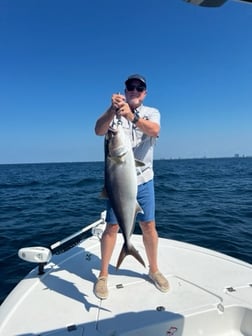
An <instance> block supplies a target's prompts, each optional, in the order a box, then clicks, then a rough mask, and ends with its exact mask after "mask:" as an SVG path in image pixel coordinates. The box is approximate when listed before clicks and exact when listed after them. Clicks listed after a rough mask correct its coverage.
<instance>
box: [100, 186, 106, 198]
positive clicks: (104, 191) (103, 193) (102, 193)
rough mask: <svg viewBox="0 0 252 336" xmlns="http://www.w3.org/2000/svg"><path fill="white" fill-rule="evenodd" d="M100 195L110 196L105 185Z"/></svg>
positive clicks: (103, 196)
mask: <svg viewBox="0 0 252 336" xmlns="http://www.w3.org/2000/svg"><path fill="white" fill-rule="evenodd" d="M100 196H101V197H102V198H108V193H107V190H106V188H105V187H103V189H102V191H101V194H100Z"/></svg>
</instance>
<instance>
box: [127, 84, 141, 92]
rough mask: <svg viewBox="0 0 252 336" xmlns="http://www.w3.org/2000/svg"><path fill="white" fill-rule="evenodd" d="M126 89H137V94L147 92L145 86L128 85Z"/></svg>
mask: <svg viewBox="0 0 252 336" xmlns="http://www.w3.org/2000/svg"><path fill="white" fill-rule="evenodd" d="M126 89H127V91H134V90H135V89H136V90H137V92H143V91H144V90H146V87H145V86H144V85H133V84H127V85H126Z"/></svg>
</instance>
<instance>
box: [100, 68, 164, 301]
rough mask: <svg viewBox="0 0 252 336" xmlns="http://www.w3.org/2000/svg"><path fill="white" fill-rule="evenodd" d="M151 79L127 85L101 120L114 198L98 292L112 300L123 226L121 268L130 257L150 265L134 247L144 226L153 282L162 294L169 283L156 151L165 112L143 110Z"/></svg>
mask: <svg viewBox="0 0 252 336" xmlns="http://www.w3.org/2000/svg"><path fill="white" fill-rule="evenodd" d="M146 94H147V85H146V80H145V78H144V77H143V76H141V75H138V74H135V75H131V76H129V77H128V79H127V80H126V81H125V95H122V94H113V95H112V98H111V105H110V107H109V108H108V110H107V111H106V112H105V113H104V114H102V115H101V117H100V118H99V119H98V120H97V121H96V125H95V133H96V134H97V135H106V137H105V192H106V194H107V197H108V205H107V217H106V222H107V225H106V229H105V231H104V233H103V235H102V239H101V269H100V274H99V276H98V279H97V282H96V284H95V288H94V292H95V294H96V296H97V297H98V298H100V299H106V298H107V297H108V287H107V279H108V267H109V263H110V259H111V256H112V253H113V250H114V247H115V243H116V237H117V232H118V230H119V227H120V229H121V231H122V234H123V237H124V245H123V248H122V251H121V253H120V256H119V259H118V262H117V268H118V267H119V266H120V264H121V263H122V261H123V259H124V257H125V256H126V255H128V254H131V255H133V256H134V257H135V258H136V259H137V260H138V261H139V262H140V263H142V264H143V265H144V261H143V259H142V258H141V256H140V254H139V253H138V252H137V251H136V249H135V248H134V246H133V245H132V244H131V242H130V236H131V234H132V232H133V230H134V226H135V219H137V220H138V221H139V224H140V227H141V230H142V234H143V243H144V247H145V251H146V255H147V258H148V262H149V277H150V279H151V280H152V281H153V282H154V284H155V286H156V287H157V288H158V289H159V290H160V291H162V292H167V291H168V290H169V283H168V281H167V279H166V278H165V277H164V276H163V274H162V273H161V272H160V271H159V268H158V261H157V254H158V234H157V230H156V225H155V195H154V183H153V176H154V173H153V151H154V146H155V142H156V138H157V137H158V134H159V131H160V113H159V111H158V110H157V109H156V108H153V107H148V106H145V105H143V101H144V99H145V97H146Z"/></svg>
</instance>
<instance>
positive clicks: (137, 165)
mask: <svg viewBox="0 0 252 336" xmlns="http://www.w3.org/2000/svg"><path fill="white" fill-rule="evenodd" d="M135 165H136V167H143V166H145V163H144V162H143V161H140V160H138V159H135Z"/></svg>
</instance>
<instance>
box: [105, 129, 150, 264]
mask: <svg viewBox="0 0 252 336" xmlns="http://www.w3.org/2000/svg"><path fill="white" fill-rule="evenodd" d="M105 190H106V193H107V196H108V198H109V200H110V202H111V206H112V208H113V210H114V213H115V215H116V218H117V221H118V224H119V226H120V229H121V231H122V234H123V237H124V244H123V247H122V250H121V252H120V255H119V258H118V261H117V265H116V267H117V268H118V267H119V266H120V264H121V263H122V261H123V259H124V258H125V257H126V256H127V255H132V256H134V257H135V258H136V259H137V260H138V261H139V262H140V263H141V264H142V265H144V266H145V263H144V261H143V259H142V257H141V256H140V254H139V253H138V251H137V250H136V249H135V247H134V246H133V245H132V243H131V241H130V237H131V235H132V233H133V231H134V227H135V219H136V214H137V213H138V212H142V209H141V207H140V206H139V204H138V202H137V199H136V197H137V175H136V165H135V158H134V154H133V151H132V147H131V143H130V139H129V138H128V137H127V136H126V134H125V132H124V130H123V128H122V126H121V125H120V124H119V125H116V126H114V128H110V129H109V130H108V132H107V134H106V137H105Z"/></svg>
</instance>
